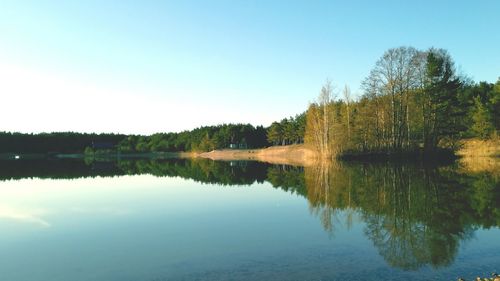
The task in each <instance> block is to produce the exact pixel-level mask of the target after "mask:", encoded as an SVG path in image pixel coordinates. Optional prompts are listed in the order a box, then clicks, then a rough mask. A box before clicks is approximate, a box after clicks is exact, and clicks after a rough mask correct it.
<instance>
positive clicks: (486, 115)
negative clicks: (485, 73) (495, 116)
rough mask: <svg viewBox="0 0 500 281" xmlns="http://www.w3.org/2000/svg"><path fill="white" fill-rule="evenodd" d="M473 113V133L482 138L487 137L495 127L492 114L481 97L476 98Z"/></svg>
mask: <svg viewBox="0 0 500 281" xmlns="http://www.w3.org/2000/svg"><path fill="white" fill-rule="evenodd" d="M471 113H472V126H471V128H470V129H471V131H472V133H473V134H474V135H475V136H477V137H479V138H481V139H487V138H488V137H489V136H491V134H492V133H493V131H494V130H495V128H494V127H493V123H492V122H491V114H490V112H489V111H488V109H487V108H486V107H485V106H484V105H483V103H482V102H481V100H480V99H479V97H475V98H474V107H473V109H472V111H471Z"/></svg>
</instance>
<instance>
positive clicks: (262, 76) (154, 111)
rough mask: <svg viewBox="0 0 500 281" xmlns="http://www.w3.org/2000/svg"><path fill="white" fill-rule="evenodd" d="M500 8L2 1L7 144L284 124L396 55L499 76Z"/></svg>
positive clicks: (491, 3)
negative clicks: (438, 56) (441, 52)
mask: <svg viewBox="0 0 500 281" xmlns="http://www.w3.org/2000/svg"><path fill="white" fill-rule="evenodd" d="M499 12H500V1H495V0H484V1H451V0H450V1H444V0H442V1H430V0H427V1H413V2H410V1H395V0H393V1H333V0H332V1H305V0H304V1H284V0H283V1H277V0H276V1H264V0H260V1H229V0H226V1H221V0H213V1H189V0H188V1H111V0H104V1H91V0H89V1H46V0H39V1H22V0H18V1H3V0H0V100H1V104H2V109H1V110H0V131H16V132H28V133H29V132H53V131H76V132H97V133H101V132H109V133H112V132H113V133H133V134H151V133H155V132H169V131H182V130H189V129H193V128H195V127H199V126H203V125H216V124H222V123H251V124H253V125H264V126H268V125H270V124H271V122H273V121H279V120H280V119H282V118H285V117H289V116H293V115H295V114H298V113H301V112H303V111H305V110H306V108H307V105H308V103H309V102H311V101H313V100H314V99H315V98H316V96H317V95H318V93H319V90H320V88H321V86H322V84H323V83H324V82H325V80H326V79H331V80H332V81H333V83H334V85H335V86H336V87H337V89H338V91H340V89H342V88H343V87H344V85H346V84H347V85H349V86H350V88H351V90H352V92H353V94H354V95H356V96H359V95H361V94H362V91H361V89H360V83H361V81H362V80H363V79H364V78H365V77H366V76H367V75H368V74H369V71H370V70H371V69H372V68H373V66H374V64H375V62H376V61H377V60H378V58H379V57H380V56H382V54H383V52H384V51H385V50H387V49H389V48H394V47H399V46H413V47H415V48H418V49H427V48H429V47H437V48H444V49H447V50H448V51H449V52H450V54H451V56H452V57H453V59H454V60H455V62H456V65H457V67H458V69H459V70H460V72H461V73H464V74H465V75H467V76H468V77H471V78H472V79H473V80H474V81H476V82H478V81H488V82H490V83H493V82H495V81H496V80H497V79H498V77H499V76H500V51H499V50H500V49H499V46H500V32H499V31H498V30H499V28H500V17H499V16H498V13H499Z"/></svg>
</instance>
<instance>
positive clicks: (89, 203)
mask: <svg viewBox="0 0 500 281" xmlns="http://www.w3.org/2000/svg"><path fill="white" fill-rule="evenodd" d="M0 167H1V168H2V169H0V180H1V181H0V233H1V234H0V276H2V280H10V281H18V280H19V281H24V280H47V281H50V280H54V281H56V280H82V281H83V280H107V281H109V280H111V281H113V280H120V281H123V280H144V281H152V280H367V279H369V280H401V279H403V278H405V279H406V280H454V279H456V277H458V276H463V277H467V278H472V277H475V276H477V275H489V274H490V273H491V272H494V271H496V270H498V269H499V268H500V267H499V266H500V229H499V225H500V209H499V203H498V202H499V199H500V187H499V184H498V177H497V176H496V175H494V174H492V173H487V172H477V171H475V172H474V173H472V172H469V171H468V170H467V169H464V168H463V167H461V166H460V165H458V164H456V163H453V164H450V165H444V166H443V165H441V166H428V165H423V164H408V163H406V164H404V163H399V164H387V163H377V164H374V163H371V164H368V163H331V164H328V165H320V166H315V167H307V168H302V167H292V166H282V165H280V166H276V165H268V164H262V163H257V162H214V161H209V160H195V161H190V160H179V159H177V160H168V161H167V160H164V161H152V160H121V161H118V162H116V161H106V162H95V161H88V162H83V161H80V160H64V161H62V160H51V161H45V160H44V161H42V160H25V161H7V162H2V163H0Z"/></svg>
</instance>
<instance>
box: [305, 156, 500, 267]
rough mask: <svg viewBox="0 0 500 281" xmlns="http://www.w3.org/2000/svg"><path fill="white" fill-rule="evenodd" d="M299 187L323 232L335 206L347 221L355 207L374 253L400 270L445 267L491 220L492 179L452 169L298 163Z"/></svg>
mask: <svg viewBox="0 0 500 281" xmlns="http://www.w3.org/2000/svg"><path fill="white" fill-rule="evenodd" d="M305 185H306V189H307V198H308V200H309V202H310V206H311V209H312V213H313V214H315V215H317V216H318V218H319V219H320V221H321V222H322V224H323V226H324V228H325V230H326V231H328V232H332V231H334V229H335V223H336V222H337V223H338V222H340V218H339V217H337V216H336V214H337V213H339V211H340V210H343V211H344V212H343V213H344V217H347V219H346V220H347V221H346V224H347V225H349V220H350V215H349V214H351V213H352V212H359V214H360V218H361V219H362V220H363V221H364V222H365V224H366V227H365V234H366V235H367V237H368V238H369V239H370V240H372V241H373V244H374V245H375V247H376V248H377V249H378V251H379V253H380V255H381V256H383V257H384V259H385V260H386V261H387V262H388V263H389V264H390V265H392V266H395V267H399V268H402V269H406V270H412V269H418V268H420V267H422V266H424V265H431V266H434V267H442V266H447V265H449V264H450V263H451V262H452V261H453V260H454V257H455V256H456V254H457V251H458V248H459V246H460V243H462V242H463V241H466V240H468V239H470V238H471V237H472V235H473V232H474V230H475V229H476V228H477V227H490V226H498V225H499V224H498V218H499V216H498V215H499V214H498V206H497V203H495V202H496V201H498V198H500V196H499V193H498V192H499V187H498V182H496V181H495V180H494V179H493V178H492V177H488V175H484V174H483V175H480V176H477V175H476V176H471V175H464V174H459V173H457V171H456V169H455V167H441V168H439V167H427V166H415V165H409V164H383V165H381V164H366V163H365V164H349V163H342V164H341V163H333V164H328V165H318V166H316V167H310V168H306V169H305ZM478 185H479V186H480V187H477V186H478ZM476 201H477V203H476ZM485 206H488V207H485ZM346 213H347V216H345V214H346Z"/></svg>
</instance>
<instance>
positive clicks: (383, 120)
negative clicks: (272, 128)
mask: <svg viewBox="0 0 500 281" xmlns="http://www.w3.org/2000/svg"><path fill="white" fill-rule="evenodd" d="M362 87H363V90H364V93H363V95H362V96H361V97H360V98H359V99H357V100H355V99H353V98H352V96H351V92H350V90H349V87H347V86H346V87H345V88H344V89H343V90H342V97H338V94H336V93H335V91H334V89H333V86H332V83H331V82H330V81H327V82H326V83H325V85H324V86H323V87H322V89H321V91H320V95H319V97H318V100H317V101H316V102H314V103H311V104H310V106H309V108H308V110H307V113H306V114H307V118H306V119H307V122H306V130H305V136H304V139H305V141H306V143H307V144H309V145H311V146H312V147H314V148H316V149H317V150H318V151H319V153H320V155H323V156H324V157H332V156H335V155H339V154H346V153H380V152H383V153H400V152H409V151H417V150H423V151H424V152H427V153H433V152H435V151H436V150H438V149H439V148H443V147H446V148H451V149H453V148H454V147H455V146H456V144H457V141H458V140H460V139H463V138H468V137H480V138H492V137H496V136H497V132H498V130H499V128H500V123H499V118H500V117H499V116H500V79H499V80H498V81H497V82H496V84H491V83H487V82H481V83H478V84H476V83H474V82H472V81H471V80H470V79H468V78H467V77H464V76H463V75H460V74H458V73H457V70H456V68H455V66H454V62H453V59H452V58H451V56H450V55H449V53H448V52H447V51H446V50H443V49H434V48H431V49H428V50H426V51H421V50H417V49H415V48H412V47H399V48H393V49H389V50H387V51H386V52H385V53H384V54H383V55H382V57H381V58H380V59H379V60H378V61H377V62H376V64H375V66H374V68H373V69H372V70H371V71H370V74H369V75H368V77H366V79H365V80H364V81H363V83H362Z"/></svg>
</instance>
